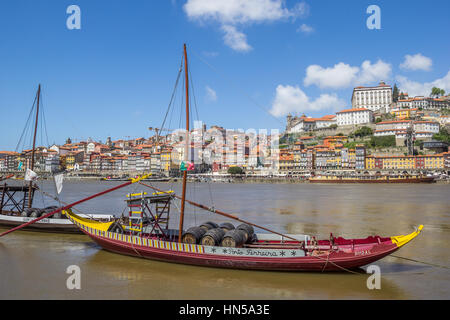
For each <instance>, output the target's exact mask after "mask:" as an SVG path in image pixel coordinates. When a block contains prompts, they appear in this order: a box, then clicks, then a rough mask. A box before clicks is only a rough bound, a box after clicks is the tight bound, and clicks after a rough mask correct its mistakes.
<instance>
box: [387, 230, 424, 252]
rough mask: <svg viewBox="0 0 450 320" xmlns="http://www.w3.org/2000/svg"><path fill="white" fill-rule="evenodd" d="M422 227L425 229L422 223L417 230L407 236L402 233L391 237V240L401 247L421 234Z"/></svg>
mask: <svg viewBox="0 0 450 320" xmlns="http://www.w3.org/2000/svg"><path fill="white" fill-rule="evenodd" d="M422 229H423V225H420V226H419V227H418V228H417V229H416V231H414V232H412V233H410V234H408V235H406V236H404V235H401V236H395V237H391V241H392V243H394V244H396V245H397V247H399V248H400V247H402V246H404V245H405V244H407V243H408V242H410V241H411V240H412V239H414V238H415V237H417V236H418V235H419V234H420V232H421V231H422Z"/></svg>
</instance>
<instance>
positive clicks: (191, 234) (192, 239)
mask: <svg viewBox="0 0 450 320" xmlns="http://www.w3.org/2000/svg"><path fill="white" fill-rule="evenodd" d="M205 233H206V230H205V229H204V228H201V227H191V228H189V229H187V230H186V231H185V232H184V233H183V235H182V236H181V241H182V242H184V243H190V244H197V243H200V240H201V238H202V237H203V235H204V234H205Z"/></svg>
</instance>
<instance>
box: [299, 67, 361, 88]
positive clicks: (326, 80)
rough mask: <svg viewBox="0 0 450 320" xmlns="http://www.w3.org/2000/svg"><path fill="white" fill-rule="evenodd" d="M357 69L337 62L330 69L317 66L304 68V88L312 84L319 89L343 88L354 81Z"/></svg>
mask: <svg viewBox="0 0 450 320" xmlns="http://www.w3.org/2000/svg"><path fill="white" fill-rule="evenodd" d="M358 72H359V68H358V67H352V66H350V65H348V64H345V63H343V62H339V63H338V64H336V65H334V67H332V68H322V67H321V66H319V65H316V64H315V65H310V66H309V67H308V68H306V77H305V79H304V80H303V83H304V84H305V86H310V85H312V84H314V85H316V86H318V87H320V88H344V87H348V86H350V85H351V84H352V83H353V82H354V81H355V79H356V76H357V73H358Z"/></svg>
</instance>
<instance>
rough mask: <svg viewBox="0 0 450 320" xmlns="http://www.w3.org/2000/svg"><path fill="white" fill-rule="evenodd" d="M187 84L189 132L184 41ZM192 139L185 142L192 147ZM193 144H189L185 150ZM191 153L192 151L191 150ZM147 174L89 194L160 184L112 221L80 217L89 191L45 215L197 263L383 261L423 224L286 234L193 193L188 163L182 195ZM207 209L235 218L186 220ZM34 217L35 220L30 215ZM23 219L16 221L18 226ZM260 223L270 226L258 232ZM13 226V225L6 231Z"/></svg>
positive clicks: (121, 249)
mask: <svg viewBox="0 0 450 320" xmlns="http://www.w3.org/2000/svg"><path fill="white" fill-rule="evenodd" d="M184 70H185V77H186V81H185V85H186V129H187V132H189V99H188V94H189V91H188V83H189V82H188V70H187V54H186V46H184ZM187 141H188V139H186V148H187V147H188V143H187ZM187 155H188V152H185V157H186V156H187ZM185 159H186V160H187V158H185ZM145 178H146V177H141V178H137V179H135V180H133V181H131V182H127V183H125V184H123V185H120V186H117V187H115V188H113V189H109V190H106V191H104V192H102V193H100V194H97V195H94V196H91V197H90V198H93V197H96V196H99V195H101V194H104V193H106V192H110V191H112V190H116V189H118V188H121V187H124V186H126V185H129V184H131V183H135V182H138V183H140V184H141V185H143V186H146V187H149V188H151V189H153V190H154V191H155V192H149V193H145V192H141V193H134V194H127V199H126V204H127V206H128V216H127V217H122V218H120V219H117V220H115V221H111V222H99V221H95V220H92V219H87V218H83V217H80V216H79V215H77V214H75V213H74V212H73V211H72V210H71V208H72V207H73V206H75V205H77V204H78V203H81V202H83V201H87V200H89V199H90V198H87V199H83V200H80V201H78V202H76V203H73V204H71V205H67V206H65V207H62V208H59V209H57V210H55V211H54V212H51V213H49V214H47V215H45V216H43V217H40V218H38V219H43V218H45V217H46V216H49V215H51V214H53V213H55V212H59V211H62V212H63V214H64V215H65V216H67V217H68V219H69V220H71V221H72V222H73V223H74V225H76V226H77V227H79V228H80V230H82V231H83V232H84V233H85V234H86V235H88V236H89V237H91V238H92V239H93V240H94V241H95V242H96V243H97V244H99V245H100V246H101V247H102V248H104V249H106V250H108V251H111V252H115V253H119V254H125V255H130V256H134V257H140V258H147V259H152V260H159V261H165V262H174V263H182V264H190V265H198V266H208V267H223V268H236V269H250V270H284V271H322V272H323V271H343V270H346V271H351V269H354V268H358V267H361V266H364V265H367V264H370V263H372V262H374V261H377V260H379V259H381V258H383V257H385V256H387V255H389V254H391V253H393V252H395V251H396V250H398V249H399V248H400V247H402V246H404V245H405V244H407V243H408V242H410V241H411V240H412V239H414V238H415V237H416V236H417V235H418V234H419V233H420V232H421V230H422V228H423V226H422V225H421V226H419V227H418V228H417V229H416V230H415V231H414V232H412V233H410V234H408V235H401V236H395V237H380V236H369V237H367V238H364V239H344V238H342V237H335V236H333V234H330V237H329V238H328V239H325V240H317V239H316V238H315V237H314V236H309V235H299V234H297V235H292V234H282V233H280V232H277V231H274V230H270V229H268V228H266V227H263V226H259V225H257V224H254V223H251V222H248V221H245V220H243V219H241V218H238V217H236V216H235V215H231V214H227V213H225V212H222V211H220V210H217V209H215V208H210V207H207V206H204V205H202V204H199V203H196V202H193V201H190V200H187V199H186V180H187V179H186V178H187V170H184V171H183V183H182V186H183V189H182V194H181V196H178V195H176V194H175V193H174V192H173V191H164V190H161V189H158V188H156V187H154V186H152V185H148V184H145V183H144V182H142V180H143V179H145ZM175 199H178V200H181V206H180V215H179V227H178V228H177V229H173V228H169V218H170V209H171V203H172V201H174V200H175ZM186 203H188V204H190V205H192V206H196V207H198V208H201V209H204V210H206V211H208V212H212V213H215V214H217V215H220V216H221V217H226V218H228V219H229V220H230V221H238V222H239V223H240V225H237V226H235V225H233V224H232V223H230V222H225V223H222V224H221V225H218V224H216V223H214V222H205V223H203V224H200V225H199V226H194V227H191V228H188V229H185V228H184V212H185V204H186ZM29 223H33V222H29ZM19 228H20V227H18V228H16V230H17V229H19ZM254 228H258V229H261V230H263V231H265V232H266V233H255V232H254ZM12 231H14V230H9V231H7V232H5V233H3V234H1V235H0V236H3V235H5V234H7V233H9V232H12Z"/></svg>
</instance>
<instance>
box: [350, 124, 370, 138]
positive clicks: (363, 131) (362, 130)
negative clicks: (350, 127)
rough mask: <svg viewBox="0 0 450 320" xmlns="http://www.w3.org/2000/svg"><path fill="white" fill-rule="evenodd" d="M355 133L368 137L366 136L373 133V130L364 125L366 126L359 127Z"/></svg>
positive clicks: (357, 135)
mask: <svg viewBox="0 0 450 320" xmlns="http://www.w3.org/2000/svg"><path fill="white" fill-rule="evenodd" d="M354 135H355V136H356V137H360V138H362V137H366V136H371V135H373V130H372V129H371V128H369V127H366V126H364V127H361V128H359V129H358V130H356V131H355V132H354Z"/></svg>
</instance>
